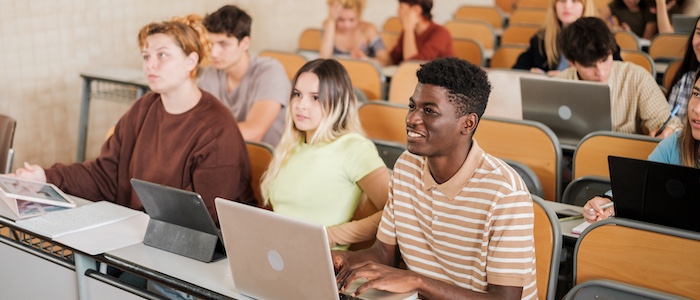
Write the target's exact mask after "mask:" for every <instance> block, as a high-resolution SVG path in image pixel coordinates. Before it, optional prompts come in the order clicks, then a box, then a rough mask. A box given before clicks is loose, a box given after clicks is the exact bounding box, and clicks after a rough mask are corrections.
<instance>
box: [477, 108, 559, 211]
mask: <svg viewBox="0 0 700 300" xmlns="http://www.w3.org/2000/svg"><path fill="white" fill-rule="evenodd" d="M474 139H475V140H476V141H477V142H478V143H479V146H481V148H482V149H484V151H485V152H486V153H489V154H491V155H493V156H496V157H498V158H501V159H510V160H515V161H518V162H520V163H522V164H524V165H526V166H528V167H529V168H530V169H532V171H534V172H535V174H537V177H538V178H539V179H540V181H541V182H542V189H543V192H544V199H547V200H558V199H559V195H560V192H559V189H560V187H559V186H560V180H561V176H560V174H561V157H562V150H561V146H560V145H559V139H558V138H557V137H556V135H554V132H552V130H551V129H549V128H548V127H547V126H545V125H544V124H542V123H539V122H535V121H528V120H509V119H500V118H493V117H483V118H482V119H481V120H480V121H479V125H478V126H477V130H476V132H475V133H474Z"/></svg>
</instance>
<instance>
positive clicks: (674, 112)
mask: <svg viewBox="0 0 700 300" xmlns="http://www.w3.org/2000/svg"><path fill="white" fill-rule="evenodd" d="M680 109H681V105H680V103H679V104H676V106H674V107H673V110H672V111H671V115H670V116H668V118H667V119H666V122H664V124H663V125H661V128H659V130H657V131H656V134H654V137H658V136H659V135H660V134H661V133H663V132H664V130H665V129H666V126H667V125H668V122H670V121H671V119H672V118H673V117H675V116H676V114H677V113H678V110H680Z"/></svg>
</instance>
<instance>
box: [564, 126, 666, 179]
mask: <svg viewBox="0 0 700 300" xmlns="http://www.w3.org/2000/svg"><path fill="white" fill-rule="evenodd" d="M659 141H661V139H658V138H652V137H648V136H645V135H641V134H629V133H620V132H613V131H595V132H591V133H590V134H588V135H586V136H585V137H583V139H582V140H581V142H579V144H578V146H577V147H576V151H574V158H573V174H574V176H573V178H579V177H582V176H587V175H594V176H600V177H604V178H610V170H609V168H608V156H609V155H614V156H621V157H629V158H636V159H647V157H648V156H649V154H651V152H652V151H654V148H656V145H658V144H659Z"/></svg>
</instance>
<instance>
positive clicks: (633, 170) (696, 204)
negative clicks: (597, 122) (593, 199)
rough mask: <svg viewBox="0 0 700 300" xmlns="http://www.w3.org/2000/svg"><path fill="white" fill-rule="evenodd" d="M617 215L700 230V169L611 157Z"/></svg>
mask: <svg viewBox="0 0 700 300" xmlns="http://www.w3.org/2000/svg"><path fill="white" fill-rule="evenodd" d="M608 163H609V167H610V182H611V186H612V189H613V195H614V200H615V215H616V216H617V217H621V218H627V219H633V220H638V221H644V222H649V223H654V224H659V225H665V226H670V227H676V228H681V229H687V230H693V231H700V220H699V219H698V218H697V215H698V213H700V169H695V168H689V167H684V166H677V165H669V164H664V163H658V162H651V161H646V160H638V159H631V158H623V157H616V156H610V157H608Z"/></svg>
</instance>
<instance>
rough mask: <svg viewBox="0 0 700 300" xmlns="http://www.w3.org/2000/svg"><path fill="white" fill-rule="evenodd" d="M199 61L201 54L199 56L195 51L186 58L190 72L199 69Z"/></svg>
mask: <svg viewBox="0 0 700 300" xmlns="http://www.w3.org/2000/svg"><path fill="white" fill-rule="evenodd" d="M198 61H199V54H197V52H194V51H193V52H191V53H190V54H188V55H187V58H186V62H187V68H188V70H189V71H192V70H194V69H195V68H197V63H198Z"/></svg>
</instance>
